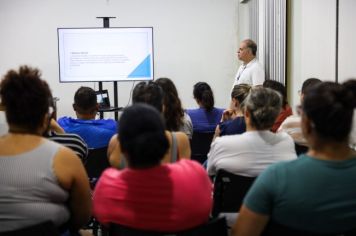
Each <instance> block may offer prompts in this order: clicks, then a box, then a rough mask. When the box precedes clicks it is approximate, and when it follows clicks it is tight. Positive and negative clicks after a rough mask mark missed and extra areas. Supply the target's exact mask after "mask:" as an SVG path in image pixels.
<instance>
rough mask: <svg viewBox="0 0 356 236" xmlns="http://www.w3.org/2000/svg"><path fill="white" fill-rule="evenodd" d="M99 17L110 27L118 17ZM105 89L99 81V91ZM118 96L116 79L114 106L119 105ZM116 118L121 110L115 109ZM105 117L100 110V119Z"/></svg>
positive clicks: (104, 25)
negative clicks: (112, 21)
mask: <svg viewBox="0 0 356 236" xmlns="http://www.w3.org/2000/svg"><path fill="white" fill-rule="evenodd" d="M96 18H97V19H103V27H104V28H110V19H114V18H116V17H113V16H98V17H96ZM101 90H103V82H101V81H100V82H99V91H101ZM118 105H119V104H118V96H117V81H114V107H118ZM114 114H115V120H118V119H119V112H118V111H115V112H114ZM103 118H104V113H103V112H100V119H103Z"/></svg>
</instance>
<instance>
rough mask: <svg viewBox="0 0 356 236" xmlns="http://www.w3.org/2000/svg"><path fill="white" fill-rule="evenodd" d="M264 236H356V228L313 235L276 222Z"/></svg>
mask: <svg viewBox="0 0 356 236" xmlns="http://www.w3.org/2000/svg"><path fill="white" fill-rule="evenodd" d="M261 235H262V236H274V235H288V236H355V235H356V228H355V229H352V230H349V231H345V232H338V233H326V234H318V233H312V232H308V231H302V230H297V229H293V228H290V227H287V226H284V225H281V224H278V223H276V222H273V221H270V222H269V223H268V224H267V226H266V228H265V229H264V231H263V232H262V234H261Z"/></svg>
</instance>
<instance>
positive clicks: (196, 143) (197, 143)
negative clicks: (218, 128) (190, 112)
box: [190, 132, 214, 164]
mask: <svg viewBox="0 0 356 236" xmlns="http://www.w3.org/2000/svg"><path fill="white" fill-rule="evenodd" d="M213 137H214V133H197V132H193V137H192V139H191V140H190V148H191V150H192V154H191V159H192V160H196V161H198V162H200V163H201V164H203V163H204V162H205V161H206V159H207V155H208V152H209V150H210V144H211V142H212V141H213Z"/></svg>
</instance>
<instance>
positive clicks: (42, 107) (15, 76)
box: [0, 66, 52, 133]
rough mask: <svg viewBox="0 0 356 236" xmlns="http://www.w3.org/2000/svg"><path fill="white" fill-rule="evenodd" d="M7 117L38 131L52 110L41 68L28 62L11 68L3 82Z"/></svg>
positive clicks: (0, 91) (1, 90)
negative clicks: (50, 109)
mask: <svg viewBox="0 0 356 236" xmlns="http://www.w3.org/2000/svg"><path fill="white" fill-rule="evenodd" d="M0 96H1V101H2V104H3V105H4V106H5V114H6V120H7V122H8V123H9V125H10V126H11V125H15V126H17V127H18V128H20V129H23V130H24V131H28V132H30V133H36V132H37V131H38V128H40V127H41V126H42V125H43V122H44V118H45V115H46V114H48V112H49V106H50V104H51V99H52V94H51V91H50V89H49V86H48V84H47V82H46V81H44V80H42V79H41V72H40V71H39V70H38V69H36V68H31V67H29V66H20V68H19V69H18V71H16V70H10V71H8V72H7V73H6V75H5V76H4V77H3V79H2V81H1V83H0Z"/></svg>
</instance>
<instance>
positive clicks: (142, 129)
mask: <svg viewBox="0 0 356 236" xmlns="http://www.w3.org/2000/svg"><path fill="white" fill-rule="evenodd" d="M118 139H119V141H120V146H121V149H122V151H123V152H124V153H127V155H126V156H127V161H128V163H129V166H130V167H131V168H149V167H153V166H156V165H158V164H159V163H160V162H161V160H162V159H163V157H164V154H165V153H166V152H167V150H168V147H169V143H168V140H167V137H166V134H165V127H164V122H163V118H162V117H161V114H160V113H159V112H158V111H157V109H155V108H154V107H152V106H150V105H147V104H143V103H137V104H134V105H132V106H130V107H128V108H125V110H124V112H123V113H122V115H121V118H120V126H119V135H118Z"/></svg>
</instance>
